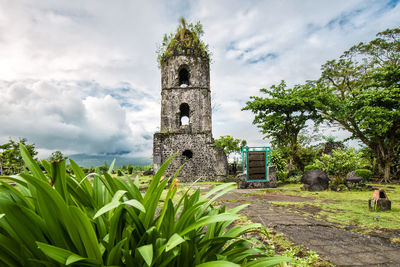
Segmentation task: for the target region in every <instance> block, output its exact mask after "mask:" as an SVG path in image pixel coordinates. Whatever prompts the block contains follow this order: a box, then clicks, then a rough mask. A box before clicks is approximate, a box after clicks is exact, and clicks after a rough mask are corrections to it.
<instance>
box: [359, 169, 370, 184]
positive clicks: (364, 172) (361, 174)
mask: <svg viewBox="0 0 400 267" xmlns="http://www.w3.org/2000/svg"><path fill="white" fill-rule="evenodd" d="M355 175H356V176H358V177H362V178H363V181H364V183H366V182H369V181H370V180H371V176H372V171H370V170H368V169H357V170H356V171H355Z"/></svg>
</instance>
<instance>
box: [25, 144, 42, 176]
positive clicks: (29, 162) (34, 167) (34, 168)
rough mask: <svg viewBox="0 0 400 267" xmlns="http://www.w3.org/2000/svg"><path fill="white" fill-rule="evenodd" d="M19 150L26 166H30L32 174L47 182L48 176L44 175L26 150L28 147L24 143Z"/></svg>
mask: <svg viewBox="0 0 400 267" xmlns="http://www.w3.org/2000/svg"><path fill="white" fill-rule="evenodd" d="M19 150H20V152H21V156H22V159H23V160H24V162H25V164H26V166H28V168H29V170H30V171H31V172H32V174H33V175H34V176H36V177H38V178H40V179H41V180H43V181H47V178H46V176H45V175H44V174H43V172H42V170H41V169H40V167H39V166H38V164H37V162H36V161H35V160H34V159H33V158H32V156H31V154H30V153H29V151H28V149H26V147H25V146H24V145H23V144H22V143H20V144H19Z"/></svg>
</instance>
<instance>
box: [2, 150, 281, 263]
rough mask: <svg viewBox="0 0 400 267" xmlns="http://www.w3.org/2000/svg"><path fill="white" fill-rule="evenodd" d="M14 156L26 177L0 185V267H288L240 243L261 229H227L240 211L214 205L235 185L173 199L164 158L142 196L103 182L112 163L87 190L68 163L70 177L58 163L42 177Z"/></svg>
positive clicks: (121, 184) (115, 181)
mask: <svg viewBox="0 0 400 267" xmlns="http://www.w3.org/2000/svg"><path fill="white" fill-rule="evenodd" d="M20 149H21V154H22V157H23V159H24V161H25V163H26V165H27V167H28V168H29V170H30V173H28V172H25V173H21V174H19V175H18V176H13V177H2V178H1V179H0V265H1V266H33V267H35V266H65V265H71V266H201V267H206V266H238V265H237V264H241V265H242V266H272V265H276V264H278V263H280V262H282V261H285V260H287V258H284V257H271V256H269V255H267V254H266V253H265V250H263V249H260V248H258V247H257V246H255V244H257V243H256V242H257V239H256V237H254V239H253V240H248V239H245V238H243V237H242V236H243V235H247V234H248V233H252V232H255V234H256V235H257V234H260V231H262V230H263V227H262V225H260V224H250V225H246V226H243V227H241V226H238V225H235V224H234V223H235V221H236V220H237V219H238V218H239V215H238V214H237V213H238V212H239V211H240V210H241V209H243V208H244V207H245V206H246V205H242V206H239V207H237V208H234V209H231V210H226V208H225V207H217V206H214V204H213V203H214V201H215V200H216V199H217V198H218V197H219V196H221V195H222V194H224V193H226V192H228V191H229V190H231V189H232V188H234V187H235V184H232V183H230V184H222V185H220V186H217V187H215V188H213V189H212V190H211V191H210V192H208V193H207V194H206V195H204V196H201V195H200V190H199V189H197V190H196V191H195V192H194V193H192V194H191V195H189V193H188V192H189V190H190V189H188V190H186V192H185V193H184V194H183V196H181V197H177V196H176V195H175V194H176V192H177V183H176V179H175V177H174V178H173V180H172V182H171V184H170V186H169V188H168V189H166V190H165V189H164V188H165V187H166V186H167V183H168V179H165V180H161V177H162V175H163V172H164V171H165V169H166V168H167V166H168V164H169V162H170V161H171V159H170V160H168V161H167V162H166V163H165V164H163V165H162V166H161V167H160V169H159V171H158V172H157V174H156V175H155V176H154V178H153V179H152V180H151V182H150V184H149V186H148V189H147V191H146V192H145V193H144V194H142V193H141V192H140V191H139V180H138V179H136V180H135V181H131V180H130V179H129V178H128V177H126V176H125V179H124V178H122V177H116V178H113V177H112V176H111V175H110V173H111V170H112V168H113V165H114V164H111V166H110V168H109V170H108V172H103V174H102V175H101V174H100V171H99V169H98V171H97V173H95V174H94V175H93V183H91V182H90V181H89V180H88V179H87V177H86V176H85V174H84V173H83V171H82V169H81V168H79V167H78V165H77V164H76V163H75V162H74V161H73V160H70V163H71V168H72V169H73V173H74V175H72V174H68V173H67V172H66V171H65V160H62V161H59V162H52V163H49V162H47V161H42V164H43V166H44V167H45V169H46V171H47V174H45V173H44V172H43V171H42V170H41V169H40V167H39V165H38V164H37V163H36V162H35V161H34V160H33V159H32V157H31V156H30V155H29V153H28V151H27V150H26V148H25V147H24V146H22V145H21V146H20ZM7 180H11V181H13V182H14V183H15V184H16V186H15V187H14V186H11V185H10V184H9V183H8V182H7ZM163 192H165V194H163ZM162 195H163V198H162V199H161V196H162ZM175 198H176V199H175ZM216 261H220V262H216Z"/></svg>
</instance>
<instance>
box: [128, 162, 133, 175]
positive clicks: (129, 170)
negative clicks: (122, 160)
mask: <svg viewBox="0 0 400 267" xmlns="http://www.w3.org/2000/svg"><path fill="white" fill-rule="evenodd" d="M132 173H133V166H132V165H130V164H129V165H128V174H132Z"/></svg>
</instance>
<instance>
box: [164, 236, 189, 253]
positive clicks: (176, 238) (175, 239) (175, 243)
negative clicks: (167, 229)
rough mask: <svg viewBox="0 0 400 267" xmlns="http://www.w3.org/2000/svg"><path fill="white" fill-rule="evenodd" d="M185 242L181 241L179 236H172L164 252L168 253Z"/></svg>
mask: <svg viewBox="0 0 400 267" xmlns="http://www.w3.org/2000/svg"><path fill="white" fill-rule="evenodd" d="M183 242H185V239H183V238H182V237H181V236H180V235H178V234H177V233H175V234H173V235H172V236H171V238H170V239H169V240H168V243H167V246H166V248H165V251H167V252H168V251H170V250H171V249H173V248H175V247H176V246H178V245H179V244H181V243H183Z"/></svg>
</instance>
